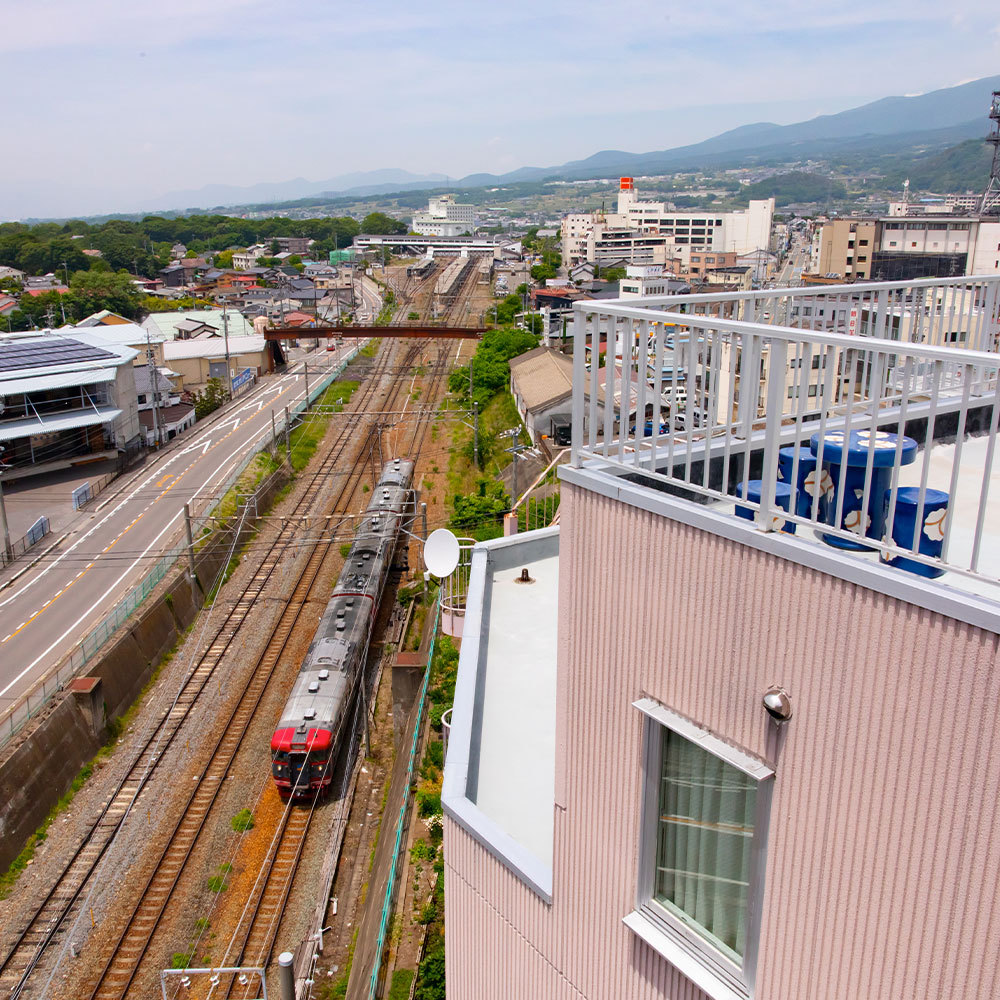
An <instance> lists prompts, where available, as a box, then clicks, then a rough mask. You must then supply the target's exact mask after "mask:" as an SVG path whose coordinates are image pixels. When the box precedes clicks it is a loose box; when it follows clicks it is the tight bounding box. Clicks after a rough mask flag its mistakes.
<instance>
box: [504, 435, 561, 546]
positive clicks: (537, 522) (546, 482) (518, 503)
mask: <svg viewBox="0 0 1000 1000" xmlns="http://www.w3.org/2000/svg"><path fill="white" fill-rule="evenodd" d="M568 453H569V448H563V449H562V450H561V451H558V452H556V455H555V458H553V459H552V461H551V462H549V464H548V465H547V466H545V468H544V469H542V471H541V472H540V473H539V474H538V475H537V476H536V477H535V479H534V481H533V482H532V483H531V485H530V486H529V487H528V488H527V489H526V490H525V491H524V492H523V493H522V494H521V495H520V496H519V497H518V498H517V500H515V501H514V504H513V506H512V507H511V509H510V512H511V514H515V515H517V530H518V531H534V530H536V529H538V528H547V527H548V526H549V525H550V524H555V523H556V521H557V520H558V517H559V499H560V489H559V470H558V469H557V468H556V467H557V466H558V465H559V464H560V463H562V462H565V461H566V460H567V459H568V457H569V455H568Z"/></svg>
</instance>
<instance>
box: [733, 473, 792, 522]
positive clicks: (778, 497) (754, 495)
mask: <svg viewBox="0 0 1000 1000" xmlns="http://www.w3.org/2000/svg"><path fill="white" fill-rule="evenodd" d="M762 485H763V482H762V481H761V480H760V479H751V480H750V482H748V483H747V495H746V499H747V500H752V501H753V502H754V503H760V493H761V486H762ZM736 495H737V496H738V497H740V498H742V497H743V484H742V483H737V484H736ZM774 502H775V503H776V504H777V505H778V506H779V507H780V508H781V509H782V510H788V509H789V507H790V505H791V502H792V488H791V486H789V485H788V483H783V482H781V480H778V482H776V483H775V484H774ZM756 515H757V511H755V510H754V509H753V508H752V507H741V506H740V505H739V504H737V505H736V516H737V517H742V518H745V519H746V520H748V521H752V520H754V518H755V517H756ZM781 530H782V531H783V532H785V534H787V535H794V534H795V525H794V524H793V523H792V522H791V521H785V520H784V519H782V525H781Z"/></svg>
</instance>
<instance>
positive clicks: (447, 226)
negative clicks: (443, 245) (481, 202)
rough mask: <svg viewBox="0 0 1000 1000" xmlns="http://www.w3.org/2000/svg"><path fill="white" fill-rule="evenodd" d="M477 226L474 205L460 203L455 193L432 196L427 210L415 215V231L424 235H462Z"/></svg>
mask: <svg viewBox="0 0 1000 1000" xmlns="http://www.w3.org/2000/svg"><path fill="white" fill-rule="evenodd" d="M475 227H476V209H475V206H474V205H459V204H458V203H457V202H456V201H455V196H454V195H453V194H443V195H441V196H440V197H438V198H431V199H430V200H429V201H428V203H427V211H426V212H418V213H417V214H416V215H414V216H413V227H412V228H413V231H414V232H415V233H420V234H421V235H422V236H461V235H462V234H463V233H469V232H471V231H472V230H473V229H475Z"/></svg>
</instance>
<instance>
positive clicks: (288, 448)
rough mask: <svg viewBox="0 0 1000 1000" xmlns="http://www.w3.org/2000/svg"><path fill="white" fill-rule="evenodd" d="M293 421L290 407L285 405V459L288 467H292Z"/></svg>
mask: <svg viewBox="0 0 1000 1000" xmlns="http://www.w3.org/2000/svg"><path fill="white" fill-rule="evenodd" d="M291 434H292V422H291V420H290V419H289V417H288V407H287V406H286V407H285V459H286V460H287V462H288V468H289V469H291V467H292V437H291Z"/></svg>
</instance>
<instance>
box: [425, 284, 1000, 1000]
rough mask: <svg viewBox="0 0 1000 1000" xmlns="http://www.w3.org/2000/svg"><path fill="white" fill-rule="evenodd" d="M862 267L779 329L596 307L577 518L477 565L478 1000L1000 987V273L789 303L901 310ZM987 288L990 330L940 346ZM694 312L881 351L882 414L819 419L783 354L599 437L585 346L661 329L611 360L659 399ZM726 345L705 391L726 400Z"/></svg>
mask: <svg viewBox="0 0 1000 1000" xmlns="http://www.w3.org/2000/svg"><path fill="white" fill-rule="evenodd" d="M860 288H861V286H860V285H857V284H854V285H841V286H833V287H828V288H822V289H808V290H801V289H793V290H783V291H782V292H781V293H780V294H775V295H773V296H771V302H770V306H769V309H768V314H769V318H768V319H765V317H764V316H763V315H762V314H761V315H758V316H757V319H758V323H760V322H761V321H764V322H766V323H767V324H768V328H767V330H766V331H761V330H760V328H759V326H758V325H756V324H743V323H740V322H739V321H737V320H730V319H726V318H725V316H724V313H725V312H726V309H727V308H729V307H728V306H726V305H725V302H728V301H729V300H724V301H720V302H718V303H716V304H715V306H714V307H712V306H711V305H710V304H706V307H705V310H704V311H703V312H702V313H701V314H700V315H695V314H694V313H693V312H690V311H689V312H686V313H685V314H684V315H683V316H681V315H680V314H678V313H666V312H664V311H663V309H662V308H656V309H649V310H647V312H646V315H645V316H644V317H643V319H640V320H638V321H636V319H635V311H636V309H637V308H639V307H638V306H637V305H635V304H631V305H630V307H629V308H628V310H627V313H628V315H626V310H625V307H624V306H622V305H619V304H617V303H614V302H611V303H607V302H605V303H593V302H591V303H586V304H585V305H581V306H580V307H579V308H578V309H577V315H576V328H575V338H574V339H575V343H574V350H575V364H574V383H573V394H572V403H573V426H574V436H573V442H572V457H571V460H570V463H569V464H568V465H567V466H564V467H562V468H561V470H560V472H561V475H560V479H561V492H560V504H559V520H558V525H557V526H554V527H546V528H543V529H541V530H539V531H533V532H528V533H525V534H523V535H514V536H512V537H508V538H504V539H498V540H496V541H492V542H486V543H481V544H479V545H477V546H476V547H475V548H474V549H473V554H472V566H471V574H470V584H469V592H468V598H467V601H466V609H467V610H466V616H465V621H464V623H463V640H462V648H461V656H460V663H459V674H458V685H457V688H456V697H455V705H454V709H453V713H452V721H451V729H450V738H449V743H448V755H447V761H446V766H445V780H444V793H443V796H442V801H443V804H444V810H445V827H444V846H445V852H444V859H445V901H446V908H447V926H448V935H447V938H446V948H447V976H448V983H447V988H448V997H449V1000H473V998H475V1000H507V998H509V997H532V998H535V1000H571V998H572V1000H579V998H585V1000H618V998H622V997H628V998H633V1000H661V998H669V1000H677V998H684V1000H705V998H712V1000H748V998H751V997H756V998H759V1000H764V998H767V1000H771V998H790V997H795V998H802V1000H842V998H845V997H885V998H890V997H930V996H934V997H962V998H963V1000H992V998H993V997H995V996H996V994H997V983H998V982H1000V952H998V950H997V949H996V948H995V947H993V944H992V939H991V937H990V932H989V928H991V927H996V926H998V923H1000V896H998V895H997V893H996V892H995V886H996V884H997V881H998V878H1000V850H998V846H997V841H996V836H995V831H996V829H997V825H998V823H1000V798H998V796H997V795H996V794H994V791H995V789H996V788H998V787H1000V576H998V575H997V569H996V567H997V565H998V563H997V561H996V552H997V551H998V549H1000V536H998V533H997V528H996V525H997V524H998V523H1000V521H998V513H1000V511H998V509H997V508H998V501H1000V493H998V491H997V487H998V486H1000V482H998V479H1000V473H998V472H996V471H993V470H992V463H991V461H990V460H989V455H991V454H992V451H993V447H994V443H995V439H996V436H997V428H996V423H995V420H994V419H993V414H994V412H995V409H996V407H997V406H1000V395H998V383H997V381H996V377H995V371H996V364H986V365H984V364H983V358H982V354H981V353H980V352H982V351H983V350H993V349H994V348H993V346H991V345H995V344H996V342H997V338H998V337H1000V313H998V308H997V306H998V302H1000V278H996V277H992V278H974V279H964V280H963V281H962V282H961V283H955V282H948V281H944V280H941V281H930V282H921V283H917V284H914V285H910V286H903V285H901V286H899V287H898V288H896V289H893V291H894V292H897V293H899V294H898V295H897V296H896V297H895V299H894V301H895V302H896V303H897V305H896V306H892V305H890V303H889V300H884V301H883V302H882V306H881V308H880V309H878V310H877V311H876V312H877V316H878V318H877V319H876V320H875V321H874V322H873V324H872V326H871V328H870V332H869V333H868V334H867V335H866V334H865V333H862V332H861V331H859V330H858V329H857V328H856V329H855V331H854V333H853V334H848V333H846V332H844V333H834V334H820V333H818V332H814V331H812V330H809V329H803V328H793V327H790V326H787V325H779V324H778V323H777V322H776V318H777V317H779V316H784V315H787V314H788V313H790V311H791V309H792V308H793V306H794V304H795V303H796V302H798V301H799V300H800V299H802V298H803V297H809V298H811V299H812V300H813V301H814V302H816V301H818V302H821V303H823V307H824V310H825V311H826V312H830V311H832V310H833V309H834V307H835V306H839V305H841V304H844V303H847V304H851V303H854V306H853V307H855V308H857V307H858V306H860V305H861V304H862V303H863V302H864V301H868V302H871V301H872V299H871V296H873V295H874V294H876V290H875V289H869V290H867V291H865V292H861V291H859V289H860ZM956 291H960V292H964V296H963V298H962V302H963V305H962V307H961V308H962V310H964V311H965V316H964V317H963V318H962V319H961V320H960V322H961V323H962V324H963V325H964V326H965V327H966V328H968V329H970V330H971V329H975V330H977V331H979V333H978V334H977V336H976V339H975V341H974V342H970V344H969V345H968V346H969V347H973V348H975V350H967V349H966V348H965V347H959V346H956V345H940V346H929V345H928V344H927V343H925V342H924V341H923V339H922V331H923V329H924V328H925V327H926V325H927V324H928V323H930V324H931V325H940V324H946V323H948V322H949V306H947V305H941V303H954V301H955V298H954V293H955V292H956ZM759 294H760V293H748V294H747V296H746V297H745V298H746V310H745V311H746V312H748V313H750V312H752V311H753V310H755V308H756V302H757V299H759ZM865 296H867V298H865ZM918 298H923V299H925V300H926V303H927V309H926V310H925V309H921V310H920V313H919V315H918V314H917V313H916V312H915V311H911V312H909V313H907V312H906V311H905V308H903V306H902V305H899V303H903V302H904V301H910V302H913V301H916V300H917V299H918ZM894 309H896V310H897V311H895V312H893V310H894ZM873 315H875V314H874V313H873ZM665 323H666V324H670V328H672V329H675V330H679V329H682V328H685V327H686V328H687V329H689V330H690V331H692V333H694V332H699V333H700V335H701V337H702V339H704V340H709V339H711V338H712V337H715V336H717V337H720V338H726V339H729V340H737V341H741V342H742V349H743V354H744V357H745V358H747V357H756V356H759V355H760V352H761V350H762V349H763V347H764V346H767V345H770V346H771V348H772V350H778V351H780V352H781V353H784V354H792V355H794V354H798V355H799V356H806V357H808V356H822V355H824V353H825V352H832V355H835V354H836V352H838V351H839V352H841V353H846V352H848V351H854V352H856V354H855V361H856V363H855V364H854V365H853V366H851V367H852V370H853V371H854V379H855V381H854V384H853V385H852V387H851V391H850V393H849V394H848V396H849V400H850V403H851V405H850V406H848V407H846V408H844V407H840V408H837V407H830V408H828V409H827V411H826V417H825V421H822V422H821V420H820V419H819V418H815V419H810V418H808V415H807V414H806V413H805V412H804V411H803V410H797V411H796V413H795V414H794V419H792V420H789V419H788V418H787V415H786V414H785V413H784V412H783V410H782V408H781V407H780V406H777V401H778V398H779V396H780V395H781V393H782V392H783V390H784V382H783V380H782V379H783V376H782V375H781V373H782V372H783V368H782V367H781V366H774V368H773V370H774V371H775V372H776V373H779V377H778V378H776V379H775V380H772V379H771V378H770V377H769V376H765V378H764V381H763V383H762V384H761V385H760V386H757V385H756V384H753V385H752V384H751V383H750V381H747V382H746V383H745V384H744V386H743V387H742V388H740V387H738V386H736V387H733V386H731V387H730V391H731V392H732V393H733V395H731V396H730V398H731V400H732V403H733V410H734V412H736V413H737V418H738V419H737V420H736V422H735V425H734V424H733V421H731V420H730V419H729V418H728V417H727V418H726V419H725V420H721V421H718V422H715V421H713V422H712V424H711V426H709V427H703V428H701V430H700V431H699V433H698V434H697V435H694V434H692V433H691V428H684V429H676V430H674V429H668V430H666V431H662V430H660V429H659V427H658V425H659V423H660V421H659V420H658V419H657V416H656V413H655V412H654V413H653V416H652V420H650V419H649V418H648V417H647V421H646V426H645V427H644V426H643V421H641V420H637V421H629V420H628V419H626V418H625V415H624V414H623V413H622V412H621V409H620V404H619V402H618V400H619V398H622V399H624V398H626V397H625V396H624V394H622V396H621V397H619V394H618V393H617V392H611V391H609V392H608V393H607V395H606V396H605V398H606V399H607V400H609V401H610V400H612V399H614V400H615V407H616V409H617V410H618V412H610V411H609V412H607V413H606V414H605V417H604V420H603V421H601V422H599V423H598V422H596V421H592V422H590V425H589V427H586V429H585V420H584V418H585V416H586V412H587V407H588V405H589V404H588V403H587V402H586V401H585V398H586V397H585V395H584V394H585V393H586V392H587V391H588V389H589V388H593V387H595V386H598V385H599V384H600V381H599V374H600V373H599V371H598V370H597V369H593V370H591V371H588V370H587V368H586V364H585V361H586V357H587V355H588V353H590V354H593V353H594V352H596V350H597V349H598V347H599V345H600V344H601V342H602V340H603V339H604V338H606V336H607V331H608V330H612V329H621V328H624V327H625V326H626V325H627V324H634V326H632V327H630V328H631V329H633V330H635V329H638V330H640V333H639V336H640V337H641V340H640V342H639V343H638V344H637V348H638V349H637V351H636V354H635V357H634V358H633V361H632V362H631V364H630V363H629V361H628V359H627V354H626V359H625V368H624V370H622V371H619V370H615V369H611V370H610V371H611V372H612V374H611V375H610V376H609V377H611V378H614V379H615V380H616V382H617V383H618V384H619V385H624V386H627V385H635V384H636V383H637V382H638V383H639V385H640V391H642V390H641V386H642V385H643V383H644V380H645V369H646V367H647V359H648V358H650V357H653V356H656V357H657V358H658V359H659V358H660V356H661V355H662V352H663V351H664V350H665V337H664V330H665V326H664V324H665ZM887 338H889V339H896V341H897V343H896V344H895V345H894V347H893V350H892V351H891V353H888V354H887V353H885V350H884V341H885V339H887ZM832 355H831V356H832ZM700 364H701V363H700ZM705 364H707V367H700V368H699V370H697V371H694V370H692V371H689V372H688V378H689V382H691V381H703V382H705V383H711V384H712V385H714V386H717V387H719V388H718V389H717V390H715V391H719V392H722V391H724V390H723V389H722V388H721V386H722V378H721V376H722V375H723V369H722V368H721V366H720V364H719V361H718V359H713V360H712V361H710V362H706V363H705ZM600 371H603V372H605V373H607V372H608V369H600ZM866 372H867V373H872V374H871V375H870V376H868V375H865V374H864V373H866ZM755 381H756V379H755ZM657 388H658V386H656V385H653V386H652V388H651V390H650V392H649V394H648V395H647V397H646V398H647V399H649V398H650V397H653V398H656V390H657ZM970 389H971V392H970V391H969V390H970ZM759 394H763V397H764V399H765V401H767V404H768V405H767V407H766V409H765V412H764V416H763V419H761V420H758V419H757V416H756V414H757V397H758V395H759ZM592 398H593V397H592ZM772 403H773V404H775V405H774V406H772V405H771V404H772ZM609 406H610V403H609ZM751 414H753V420H749V418H750V415H751ZM744 417H745V418H747V420H748V421H749V422H745V421H744V419H743V418H744ZM650 424H652V430H651V429H650ZM956 427H957V428H959V430H958V435H959V440H960V442H961V445H962V447H961V448H960V449H958V448H956V442H955V430H956ZM810 442H812V444H811V443H810ZM838 442H839V443H838ZM845 444H848V445H849V451H848V452H845V451H844V445H845ZM782 449H784V450H785V452H786V453H787V452H788V451H791V452H792V454H793V458H792V459H791V461H792V463H793V464H792V465H791V466H790V467H789V466H787V465H786V464H785V462H786V454H783V453H782ZM803 449H804V450H803ZM838 449H839V450H838ZM850 450H854V451H857V453H858V456H863V458H864V460H863V461H861V462H860V463H858V462H855V460H854V459H855V456H853V455H851V457H850V458H849V459H848V461H847V464H843V465H841V464H838V463H839V461H840V460H841V459H843V456H844V455H845V454H849V453H850ZM794 456H798V457H794ZM810 456H811V460H812V462H813V465H814V468H812V469H811V471H808V472H807V468H806V464H805V463H806V462H807V461H808V460H810ZM833 459H837V461H834V460H833ZM796 463H802V464H801V465H799V467H798V468H796ZM849 469H853V470H855V471H854V472H853V473H852V478H851V480H850V481H848V480H847V479H846V473H847V471H848V470H849ZM880 470H881V471H880ZM821 473H822V474H825V476H826V477H827V478H828V479H829V482H828V481H827V478H824V475H821ZM854 476H858V477H859V478H856V479H855V478H853V477H854ZM792 484H801V486H800V488H799V489H798V491H794V490H795V487H794V486H793V485H792ZM748 487H750V489H749V490H748ZM781 487H784V489H782V488H781ZM990 487H991V488H992V490H990V489H989V488H990ZM857 493H860V494H861V496H860V497H857V496H856V494H857ZM942 493H943V494H945V495H946V499H945V500H944V501H942V500H941V499H940V494H942ZM990 494H991V495H990ZM941 503H945V504H947V508H946V509H947V511H948V514H947V518H945V517H943V516H942V515H941V513H940V511H941V510H942V509H945V508H942V507H940V504H941ZM786 505H787V506H786ZM907 511H908V512H909V513H908V515H907V516H908V517H909V520H906V519H905V518H904V513H905V512H907ZM914 512H916V513H914ZM914 518H916V519H914ZM866 519H867V520H866ZM977 525H978V526H979V527H978V528H977ZM918 567H920V568H918ZM941 574H943V575H941Z"/></svg>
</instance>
